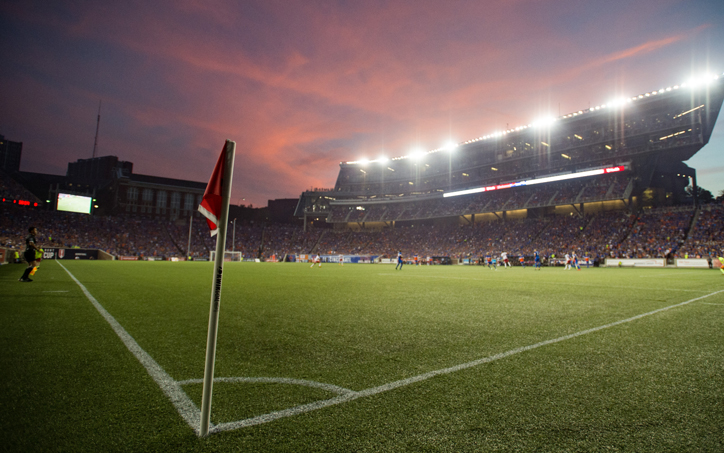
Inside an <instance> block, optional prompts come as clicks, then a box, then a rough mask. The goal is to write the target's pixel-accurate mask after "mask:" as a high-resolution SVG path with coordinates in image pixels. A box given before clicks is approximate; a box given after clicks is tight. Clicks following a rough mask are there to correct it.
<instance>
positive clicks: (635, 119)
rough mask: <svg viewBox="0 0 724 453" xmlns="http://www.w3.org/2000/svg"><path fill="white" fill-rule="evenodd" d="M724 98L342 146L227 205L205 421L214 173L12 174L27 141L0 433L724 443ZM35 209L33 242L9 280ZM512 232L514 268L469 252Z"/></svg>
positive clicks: (9, 283)
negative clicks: (372, 155)
mask: <svg viewBox="0 0 724 453" xmlns="http://www.w3.org/2000/svg"><path fill="white" fill-rule="evenodd" d="M723 102H724V75H719V76H705V77H701V78H699V79H695V80H692V81H689V82H687V83H682V84H680V85H672V86H670V87H662V88H660V89H657V90H655V91H649V92H646V93H642V94H640V95H636V96H632V97H627V98H621V99H617V100H614V101H612V102H609V103H607V104H604V105H598V106H594V107H591V108H588V109H586V110H579V111H576V112H572V113H570V114H566V115H562V116H560V117H557V118H544V119H541V120H539V121H535V122H532V123H531V124H527V125H520V126H516V127H513V128H510V129H507V130H501V131H491V133H489V134H488V135H483V136H480V137H477V138H472V139H470V140H467V141H465V142H462V143H457V144H450V145H449V146H446V147H445V148H441V149H434V150H430V151H428V152H417V153H414V154H411V155H406V156H399V157H390V158H376V159H370V160H354V161H346V162H342V163H340V170H339V174H338V176H337V181H336V184H335V186H334V188H327V189H314V190H309V191H305V192H304V193H302V194H301V196H300V197H299V199H298V200H296V199H295V200H293V201H292V202H289V200H286V201H285V200H277V201H278V202H279V203H277V204H276V205H277V206H279V210H280V211H281V213H278V215H277V214H275V213H274V209H271V208H272V203H270V208H267V209H266V210H252V209H249V208H247V207H244V206H231V207H230V214H229V218H230V219H235V220H234V221H233V222H232V223H230V226H229V233H228V235H227V244H226V250H227V252H226V258H227V261H229V262H228V263H226V267H225V269H224V286H223V289H224V292H223V297H222V299H221V307H222V308H221V312H222V314H221V317H220V325H219V344H218V349H217V358H216V361H217V369H216V374H215V376H216V379H215V381H214V382H215V384H214V405H213V407H212V415H211V421H212V426H211V433H212V435H211V436H209V437H208V438H206V439H199V438H198V437H197V436H198V435H199V430H198V422H199V417H200V415H199V409H198V408H199V407H200V404H201V398H202V397H201V394H202V389H201V381H202V380H201V379H200V378H201V377H202V376H203V373H204V367H203V357H204V352H205V347H206V338H207V324H206V320H207V319H208V313H209V312H208V305H207V304H208V300H209V298H208V294H209V290H210V287H211V279H210V276H211V275H212V272H213V269H212V265H211V263H210V262H209V260H210V259H213V257H214V256H213V252H214V247H215V246H214V243H215V242H214V239H213V238H210V237H209V232H208V228H207V227H206V225H205V224H204V222H203V220H202V217H201V216H200V215H199V214H198V213H197V212H196V206H197V204H198V202H199V201H200V199H201V196H202V194H203V188H204V187H205V183H201V182H198V181H183V180H176V179H169V178H159V177H155V176H152V175H136V174H134V173H133V169H132V164H131V163H129V162H122V161H119V160H118V159H117V158H115V157H114V156H105V157H101V158H94V159H90V160H79V161H78V162H76V163H69V167H68V174H67V175H65V176H60V175H41V174H36V173H34V174H28V173H23V172H19V171H18V169H19V162H20V159H19V154H18V158H17V159H16V160H15V161H13V162H16V163H14V164H13V165H16V166H17V168H15V169H14V170H13V169H8V168H5V169H4V171H3V172H2V174H1V175H0V176H2V178H1V179H0V191H2V194H0V195H2V200H3V202H2V204H0V209H1V212H0V246H1V248H0V250H1V251H2V255H1V258H2V259H1V260H0V261H2V262H3V264H6V265H3V266H0V279H1V280H2V281H3V293H4V298H3V299H4V301H3V304H2V307H3V308H2V310H3V312H2V321H1V322H0V326H2V331H3V332H4V334H3V340H2V346H3V350H4V351H5V352H4V353H3V355H2V366H0V368H2V370H3V371H2V372H1V374H0V376H1V377H2V379H0V381H2V383H3V384H2V394H3V397H2V400H0V401H1V402H2V404H0V406H2V408H3V409H0V411H1V412H2V419H3V428H2V429H3V438H4V442H5V446H6V447H7V448H8V449H9V450H10V451H32V450H36V451H54V450H56V451H70V450H72V451H99V450H100V451H233V450H240V451H247V450H248V451H495V450H498V451H602V450H613V451H617V450H618V451H657V452H659V451H687V450H688V451H721V450H722V448H723V447H724V437H722V434H721V433H722V432H724V410H723V409H722V407H724V406H723V405H722V396H721V382H722V380H721V379H722V369H723V368H722V366H723V365H724V364H723V363H722V355H721V344H722V341H724V337H722V332H724V329H722V311H721V310H722V308H723V306H724V278H722V273H724V270H719V269H718V268H720V267H721V266H722V264H721V263H722V262H724V261H720V260H719V257H721V256H722V255H724V204H723V201H724V200H723V198H722V197H721V196H720V197H719V198H717V199H714V197H712V196H711V194H709V196H708V197H705V196H703V192H699V191H698V190H697V189H696V188H697V183H696V172H695V170H694V169H692V168H690V167H689V166H688V165H686V164H685V163H684V162H685V161H687V160H688V159H690V158H691V157H692V156H693V155H694V154H696V153H697V152H698V151H699V150H701V149H702V148H703V147H704V146H706V145H707V143H708V142H709V139H710V137H711V135H712V131H713V129H714V126H715V124H716V121H717V118H718V115H719V113H720V109H721V107H722V103H723ZM68 200H70V202H68ZM31 225H35V226H37V227H38V229H39V230H40V237H39V243H40V244H41V245H42V246H43V247H44V256H43V258H44V259H43V261H42V262H41V264H40V266H39V269H38V271H37V275H36V276H35V277H34V279H35V281H34V282H33V283H32V284H25V283H22V284H21V283H18V282H17V277H18V276H19V270H22V268H24V266H23V265H21V264H20V263H17V264H14V262H15V261H16V260H17V257H16V255H15V253H14V252H15V251H21V250H22V247H23V245H24V243H23V238H24V237H25V235H26V234H27V233H26V231H27V228H28V226H31ZM504 252H505V253H507V254H508V255H510V257H511V261H512V263H513V264H514V265H515V266H514V267H512V268H500V267H498V268H496V269H488V268H487V267H486V266H479V265H476V264H483V263H482V261H483V259H484V258H485V257H486V256H493V257H498V256H500V255H501V253H504ZM536 252H537V253H538V254H539V255H540V256H541V257H542V258H543V267H544V268H543V270H542V271H541V272H533V269H531V267H532V266H533V265H534V264H535V263H534V258H533V257H534V256H535V254H536ZM398 253H399V254H401V255H402V256H403V257H404V259H405V260H407V261H410V262H411V264H413V265H412V266H409V265H408V266H403V267H402V269H401V270H400V271H397V270H396V269H393V266H392V265H391V264H393V263H394V262H395V258H396V257H397V255H398ZM573 253H575V254H576V255H577V256H578V257H579V259H580V260H581V262H580V265H581V266H580V267H579V268H578V270H576V271H575V272H565V271H564V270H563V269H562V268H560V267H558V268H556V266H563V265H564V264H565V262H564V260H562V258H563V257H564V256H566V255H567V254H573ZM318 256H319V257H321V258H322V259H321V261H322V263H321V264H320V265H319V266H315V265H313V266H312V267H311V268H310V266H309V262H310V261H311V260H313V259H314V258H316V257H318ZM340 256H341V257H342V261H341V262H340V261H339V257H340ZM413 257H419V260H418V262H417V263H416V262H415V261H414V259H413ZM584 260H585V261H584ZM126 261H129V262H126ZM337 263H339V264H342V263H343V264H344V265H343V266H340V265H338V264H337ZM584 263H585V265H584ZM349 264H351V265H349ZM414 264H428V265H414ZM432 264H435V265H434V266H433V265H432ZM437 264H446V265H445V266H442V265H437ZM624 267H626V269H623V268H624ZM579 271H580V272H579Z"/></svg>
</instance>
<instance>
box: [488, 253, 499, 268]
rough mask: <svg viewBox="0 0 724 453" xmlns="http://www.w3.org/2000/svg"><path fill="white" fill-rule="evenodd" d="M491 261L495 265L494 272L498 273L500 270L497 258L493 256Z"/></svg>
mask: <svg viewBox="0 0 724 453" xmlns="http://www.w3.org/2000/svg"><path fill="white" fill-rule="evenodd" d="M490 261H491V264H492V265H493V270H496V271H497V270H498V259H497V258H495V255H493V256H492V257H491V258H490Z"/></svg>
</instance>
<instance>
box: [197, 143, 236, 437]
mask: <svg viewBox="0 0 724 453" xmlns="http://www.w3.org/2000/svg"><path fill="white" fill-rule="evenodd" d="M235 151H236V143H235V142H232V141H231V140H227V141H226V145H225V146H224V159H225V164H224V176H223V182H222V192H221V199H222V203H221V212H220V216H219V218H218V222H217V223H216V227H217V229H218V232H217V235H216V259H215V261H214V278H213V280H212V284H211V307H210V309H209V331H208V335H207V337H206V365H205V367H204V390H203V394H202V397H201V426H200V430H199V434H200V435H201V437H205V436H207V435H208V434H209V424H210V422H211V393H212V388H213V385H214V362H215V360H216V333H217V331H218V327H219V302H220V300H221V278H222V274H223V270H224V250H225V248H226V229H227V224H228V217H229V198H230V195H231V179H232V177H233V174H234V153H235Z"/></svg>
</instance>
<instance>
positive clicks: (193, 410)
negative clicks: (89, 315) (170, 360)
mask: <svg viewBox="0 0 724 453" xmlns="http://www.w3.org/2000/svg"><path fill="white" fill-rule="evenodd" d="M56 263H58V265H59V266H60V267H62V268H63V270H64V271H65V272H67V273H68V275H70V278H72V279H73V281H74V282H75V283H76V284H77V285H78V286H79V287H80V289H81V290H82V291H83V294H85V297H87V298H88V300H89V301H90V302H91V303H92V304H93V306H94V307H95V308H96V310H98V312H99V313H100V314H101V316H103V318H104V319H105V320H106V321H107V322H108V324H110V325H111V328H112V329H113V331H114V332H115V333H116V335H118V337H119V338H120V339H121V341H122V342H123V344H125V345H126V347H127V348H128V350H129V351H131V354H133V355H134V356H135V357H136V359H138V361H139V362H141V365H143V366H144V368H146V371H148V374H149V375H151V378H153V380H154V381H156V384H158V386H159V387H161V390H162V391H163V393H165V394H166V396H167V397H168V398H169V399H170V400H171V403H173V405H174V406H175V407H176V410H177V411H178V413H179V415H181V418H183V419H184V420H185V421H186V423H188V425H189V426H190V427H191V429H193V430H194V432H195V433H196V435H198V434H199V429H200V426H201V425H200V423H201V412H200V411H199V408H198V407H196V405H195V404H194V402H193V401H191V398H189V397H188V395H187V394H186V392H184V391H183V389H182V388H181V386H180V385H179V384H178V383H177V382H176V381H174V380H173V378H172V377H171V376H169V374H168V373H166V371H164V369H163V368H161V365H159V364H158V363H156V361H155V360H153V358H152V357H151V356H150V355H148V353H147V352H146V351H144V350H143V349H142V348H141V346H140V345H139V344H138V343H136V340H134V339H133V337H132V336H131V335H130V334H129V333H128V332H126V329H124V328H123V326H122V325H120V324H119V323H118V321H116V318H114V317H113V316H112V315H111V314H110V313H108V312H107V311H106V309H105V308H103V306H102V305H101V304H100V303H99V302H98V301H97V300H96V298H95V297H93V295H92V294H91V293H90V292H89V291H88V289H86V287H85V286H83V284H82V283H81V282H80V281H78V279H77V278H75V276H74V275H73V274H71V273H70V271H69V270H68V269H66V268H65V266H63V265H62V264H60V262H59V261H58V260H56Z"/></svg>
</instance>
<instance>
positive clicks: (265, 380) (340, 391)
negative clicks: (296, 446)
mask: <svg viewBox="0 0 724 453" xmlns="http://www.w3.org/2000/svg"><path fill="white" fill-rule="evenodd" d="M203 382H204V380H203V379H187V380H185V381H176V383H177V384H179V385H188V384H202V383H203ZM217 382H227V383H237V382H244V383H247V384H255V383H260V384H291V385H301V386H304V387H313V388H318V389H322V390H326V391H328V392H330V393H336V394H337V395H347V394H349V393H357V392H355V391H354V390H350V389H346V388H344V387H339V386H336V385H332V384H325V383H323V382H317V381H308V380H306V379H291V378H272V377H216V378H214V383H217Z"/></svg>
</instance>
